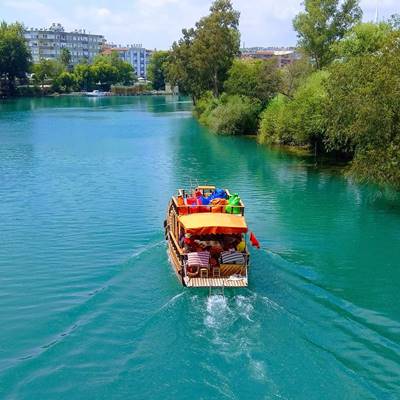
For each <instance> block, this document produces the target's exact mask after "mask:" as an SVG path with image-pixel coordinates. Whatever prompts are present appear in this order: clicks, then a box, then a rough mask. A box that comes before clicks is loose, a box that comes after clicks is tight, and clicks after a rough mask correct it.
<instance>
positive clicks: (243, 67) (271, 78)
mask: <svg viewBox="0 0 400 400" xmlns="http://www.w3.org/2000/svg"><path fill="white" fill-rule="evenodd" d="M280 85H281V78H280V74H279V71H278V68H277V65H276V61H275V60H268V61H264V60H240V59H237V60H235V61H234V62H233V65H232V67H231V68H230V70H229V72H228V79H227V80H226V81H225V85H224V87H225V90H226V92H227V93H228V94H238V95H242V96H247V97H250V98H253V99H258V100H260V101H261V104H262V105H263V106H265V105H266V104H267V103H268V101H269V100H271V99H272V98H273V97H274V96H275V95H276V93H277V92H278V91H279V88H280Z"/></svg>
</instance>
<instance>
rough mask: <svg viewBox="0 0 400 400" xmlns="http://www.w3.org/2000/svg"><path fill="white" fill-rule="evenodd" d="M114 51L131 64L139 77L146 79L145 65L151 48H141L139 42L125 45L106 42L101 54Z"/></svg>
mask: <svg viewBox="0 0 400 400" xmlns="http://www.w3.org/2000/svg"><path fill="white" fill-rule="evenodd" d="M113 51H116V52H117V53H118V55H119V57H120V58H121V60H124V61H126V62H128V63H129V64H131V65H132V67H133V68H134V70H135V72H136V75H137V76H138V77H139V78H144V79H147V66H148V64H149V62H150V57H151V53H152V51H151V50H147V49H145V48H143V46H142V45H141V44H131V45H128V46H126V47H122V46H117V45H114V44H107V45H106V46H105V48H104V50H103V54H111V52H113Z"/></svg>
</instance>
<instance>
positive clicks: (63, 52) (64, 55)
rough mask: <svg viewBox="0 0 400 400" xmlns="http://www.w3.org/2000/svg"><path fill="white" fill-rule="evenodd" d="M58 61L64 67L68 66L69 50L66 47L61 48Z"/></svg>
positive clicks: (69, 62)
mask: <svg viewBox="0 0 400 400" xmlns="http://www.w3.org/2000/svg"><path fill="white" fill-rule="evenodd" d="M60 62H61V64H62V65H64V67H65V68H69V66H70V65H71V52H70V51H69V49H67V48H66V47H63V48H62V49H61V54H60Z"/></svg>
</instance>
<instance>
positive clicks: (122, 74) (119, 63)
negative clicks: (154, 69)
mask: <svg viewBox="0 0 400 400" xmlns="http://www.w3.org/2000/svg"><path fill="white" fill-rule="evenodd" d="M99 65H101V68H100V69H104V68H106V69H108V74H110V73H111V69H110V68H109V67H112V68H114V69H115V70H116V74H115V76H114V78H113V79H112V81H110V84H111V85H115V84H122V85H125V86H128V85H132V84H133V83H134V82H136V81H137V76H136V74H135V71H134V69H133V67H132V65H131V64H129V63H127V62H126V61H124V60H121V58H119V55H118V52H117V51H112V52H111V54H106V55H105V54H100V55H97V56H96V57H95V59H94V61H93V67H96V66H99ZM106 65H108V67H106ZM95 69H96V68H95ZM109 77H111V75H109Z"/></svg>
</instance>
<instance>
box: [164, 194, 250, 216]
mask: <svg viewBox="0 0 400 400" xmlns="http://www.w3.org/2000/svg"><path fill="white" fill-rule="evenodd" d="M172 204H173V207H174V209H175V212H176V213H177V214H178V215H185V214H197V213H207V212H214V213H224V214H235V215H241V216H243V215H244V208H245V207H244V204H243V202H242V201H240V204H239V205H230V204H182V205H178V201H177V198H176V197H173V198H172Z"/></svg>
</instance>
